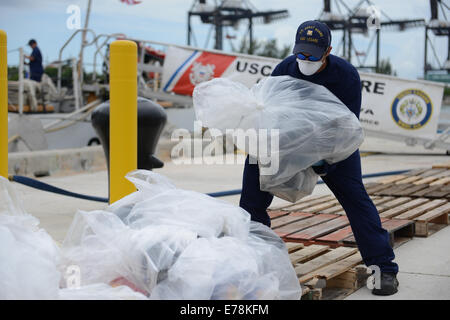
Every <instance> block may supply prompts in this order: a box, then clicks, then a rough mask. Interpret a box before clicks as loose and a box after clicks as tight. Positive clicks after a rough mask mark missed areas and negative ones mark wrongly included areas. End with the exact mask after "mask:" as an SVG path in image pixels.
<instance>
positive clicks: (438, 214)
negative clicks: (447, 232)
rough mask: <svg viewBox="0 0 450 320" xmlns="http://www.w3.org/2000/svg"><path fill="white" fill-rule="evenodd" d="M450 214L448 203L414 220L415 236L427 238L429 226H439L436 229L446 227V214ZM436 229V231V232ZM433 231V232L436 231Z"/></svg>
mask: <svg viewBox="0 0 450 320" xmlns="http://www.w3.org/2000/svg"><path fill="white" fill-rule="evenodd" d="M449 212H450V203H446V204H445V205H443V206H441V207H438V208H436V209H433V210H431V211H429V212H427V213H425V214H424V215H421V216H419V217H417V218H415V219H414V221H415V227H416V236H425V237H427V236H428V235H430V233H431V231H432V230H431V227H430V224H431V223H433V224H437V225H440V227H438V229H440V228H442V227H444V226H447V225H448V224H449V220H448V213H449ZM438 229H437V230H438ZM437 230H435V231H437Z"/></svg>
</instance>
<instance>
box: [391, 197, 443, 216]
mask: <svg viewBox="0 0 450 320" xmlns="http://www.w3.org/2000/svg"><path fill="white" fill-rule="evenodd" d="M445 203H447V200H432V201H430V202H427V203H424V204H422V205H420V206H418V207H416V208H414V209H411V210H408V211H406V212H404V213H402V214H400V215H398V216H396V217H394V218H395V219H405V220H411V219H414V218H415V217H417V216H420V215H421V214H424V213H426V212H428V211H430V210H433V209H435V208H437V207H440V206H442V205H443V204H445Z"/></svg>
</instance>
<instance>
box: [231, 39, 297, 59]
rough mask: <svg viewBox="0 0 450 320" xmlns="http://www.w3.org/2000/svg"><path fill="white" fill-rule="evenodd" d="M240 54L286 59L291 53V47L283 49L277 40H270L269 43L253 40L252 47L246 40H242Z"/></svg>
mask: <svg viewBox="0 0 450 320" xmlns="http://www.w3.org/2000/svg"><path fill="white" fill-rule="evenodd" d="M238 52H239V53H246V54H253V55H257V56H263V57H270V58H277V59H284V58H286V57H287V56H288V55H289V54H290V52H291V48H290V46H283V47H282V48H281V49H280V48H279V47H278V44H277V39H270V40H268V41H258V40H256V39H255V40H253V41H252V46H250V43H249V41H247V39H246V38H243V39H242V40H241V43H240V45H239V50H238Z"/></svg>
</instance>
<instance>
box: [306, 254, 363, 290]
mask: <svg viewBox="0 0 450 320" xmlns="http://www.w3.org/2000/svg"><path fill="white" fill-rule="evenodd" d="M361 261H362V257H361V254H360V253H359V252H357V253H354V254H352V255H351V256H349V257H347V258H345V259H342V260H340V261H337V262H335V263H332V264H330V265H327V266H325V267H323V268H319V269H317V270H315V271H313V272H310V273H308V274H305V275H304V276H302V277H300V278H299V281H300V283H305V282H307V281H309V280H311V279H313V278H323V279H326V280H328V279H331V278H333V277H336V276H338V275H340V274H342V273H344V272H346V271H347V270H349V269H351V268H353V267H354V266H356V265H358V264H360V263H361Z"/></svg>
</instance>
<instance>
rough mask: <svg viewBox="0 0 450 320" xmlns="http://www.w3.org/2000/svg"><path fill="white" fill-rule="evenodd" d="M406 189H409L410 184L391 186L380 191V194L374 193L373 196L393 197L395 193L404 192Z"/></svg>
mask: <svg viewBox="0 0 450 320" xmlns="http://www.w3.org/2000/svg"><path fill="white" fill-rule="evenodd" d="M406 188H409V184H396V185H390V187H389V188H387V189H383V190H380V191H378V192H374V193H373V194H375V195H386V196H390V195H393V194H394V193H395V192H399V191H402V190H404V189H406Z"/></svg>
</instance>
